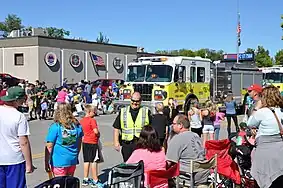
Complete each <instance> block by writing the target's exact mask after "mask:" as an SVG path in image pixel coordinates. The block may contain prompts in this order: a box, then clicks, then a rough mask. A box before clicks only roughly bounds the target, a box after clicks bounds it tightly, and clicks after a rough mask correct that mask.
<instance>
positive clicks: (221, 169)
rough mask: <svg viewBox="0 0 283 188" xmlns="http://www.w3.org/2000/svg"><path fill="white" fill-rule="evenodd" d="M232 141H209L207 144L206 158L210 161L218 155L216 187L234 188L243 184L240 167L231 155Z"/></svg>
mask: <svg viewBox="0 0 283 188" xmlns="http://www.w3.org/2000/svg"><path fill="white" fill-rule="evenodd" d="M230 148H231V141H230V140H229V139H225V140H209V141H206V142H205V149H206V158H207V159H208V160H209V159H211V158H212V157H213V156H214V155H215V154H217V172H218V174H219V179H218V178H217V180H216V181H217V186H216V187H219V188H220V187H221V188H222V187H225V188H230V187H231V188H232V187H234V186H235V185H240V184H241V176H240V172H239V167H238V165H237V164H236V162H235V161H234V160H233V159H232V157H231V156H230V154H229V151H230Z"/></svg>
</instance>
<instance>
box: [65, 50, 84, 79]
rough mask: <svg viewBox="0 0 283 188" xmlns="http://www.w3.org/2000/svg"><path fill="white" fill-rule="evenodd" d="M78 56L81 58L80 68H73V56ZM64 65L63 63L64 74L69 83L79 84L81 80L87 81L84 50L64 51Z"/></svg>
mask: <svg viewBox="0 0 283 188" xmlns="http://www.w3.org/2000/svg"><path fill="white" fill-rule="evenodd" d="M73 54H76V55H78V56H79V57H80V62H81V63H80V66H79V67H73V66H72V65H71V60H70V58H71V56H72V55H73ZM63 55H64V63H63V74H62V76H63V77H64V78H67V79H68V82H69V83H78V82H79V81H81V80H84V79H85V67H84V65H85V63H84V62H85V52H84V51H83V50H73V49H64V50H63Z"/></svg>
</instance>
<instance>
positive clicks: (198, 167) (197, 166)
mask: <svg viewBox="0 0 283 188" xmlns="http://www.w3.org/2000/svg"><path fill="white" fill-rule="evenodd" d="M211 168H217V155H215V156H214V157H212V158H211V159H210V160H204V161H196V160H191V173H195V172H200V171H203V170H208V169H211Z"/></svg>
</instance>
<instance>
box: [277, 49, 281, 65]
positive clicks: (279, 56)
mask: <svg viewBox="0 0 283 188" xmlns="http://www.w3.org/2000/svg"><path fill="white" fill-rule="evenodd" d="M275 63H276V64H277V65H283V49H281V50H279V51H278V52H277V53H276V54H275Z"/></svg>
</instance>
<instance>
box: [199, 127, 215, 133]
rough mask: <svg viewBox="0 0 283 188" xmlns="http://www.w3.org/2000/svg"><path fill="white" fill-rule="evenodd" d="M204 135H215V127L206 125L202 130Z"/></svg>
mask: <svg viewBox="0 0 283 188" xmlns="http://www.w3.org/2000/svg"><path fill="white" fill-rule="evenodd" d="M202 133H204V134H206V133H214V127H213V125H204V126H203V129H202Z"/></svg>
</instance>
